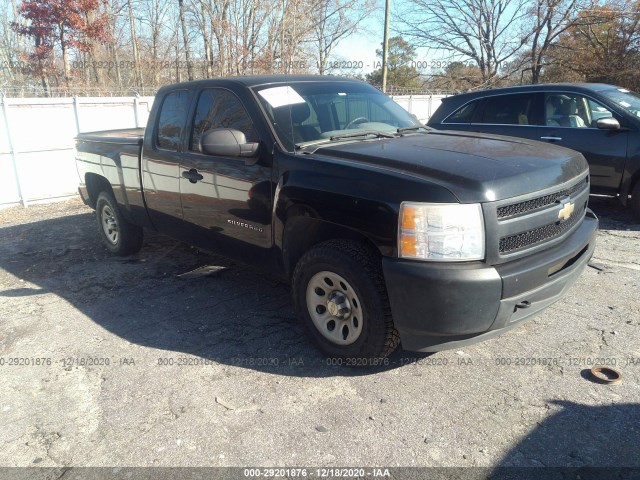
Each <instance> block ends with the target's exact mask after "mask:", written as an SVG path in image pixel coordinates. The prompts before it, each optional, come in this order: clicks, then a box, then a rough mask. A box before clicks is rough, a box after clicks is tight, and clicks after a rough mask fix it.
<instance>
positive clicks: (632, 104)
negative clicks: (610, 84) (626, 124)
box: [602, 88, 640, 117]
mask: <svg viewBox="0 0 640 480" xmlns="http://www.w3.org/2000/svg"><path fill="white" fill-rule="evenodd" d="M602 94H603V95H604V96H605V97H607V98H609V99H610V100H611V101H613V102H614V103H615V104H616V105H619V106H621V107H622V108H624V109H625V110H626V111H627V112H630V113H632V114H633V115H636V116H637V117H640V95H639V94H637V93H635V92H631V91H629V90H626V89H624V88H616V89H614V90H605V91H603V92H602Z"/></svg>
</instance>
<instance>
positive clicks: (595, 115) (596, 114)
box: [587, 98, 613, 128]
mask: <svg viewBox="0 0 640 480" xmlns="http://www.w3.org/2000/svg"><path fill="white" fill-rule="evenodd" d="M587 105H589V114H590V115H591V127H595V128H597V126H596V122H597V121H598V120H600V119H601V118H611V117H613V113H611V110H609V109H608V108H607V107H603V106H602V105H600V104H599V103H598V102H596V101H594V100H591V99H590V98H587Z"/></svg>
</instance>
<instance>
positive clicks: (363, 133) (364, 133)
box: [329, 130, 395, 141]
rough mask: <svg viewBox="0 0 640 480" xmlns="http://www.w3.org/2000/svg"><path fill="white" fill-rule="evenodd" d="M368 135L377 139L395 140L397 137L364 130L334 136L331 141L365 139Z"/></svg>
mask: <svg viewBox="0 0 640 480" xmlns="http://www.w3.org/2000/svg"><path fill="white" fill-rule="evenodd" d="M367 135H374V136H376V137H377V138H395V135H394V134H393V133H388V132H381V131H379V130H362V131H361V132H353V133H343V134H340V135H333V136H331V137H329V140H331V141H333V140H340V139H342V138H357V137H364V136H367Z"/></svg>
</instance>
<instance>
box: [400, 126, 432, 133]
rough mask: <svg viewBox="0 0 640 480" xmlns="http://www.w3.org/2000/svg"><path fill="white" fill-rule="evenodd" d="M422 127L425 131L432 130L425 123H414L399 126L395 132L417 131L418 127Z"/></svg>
mask: <svg viewBox="0 0 640 480" xmlns="http://www.w3.org/2000/svg"><path fill="white" fill-rule="evenodd" d="M421 128H422V129H424V130H426V131H427V132H430V131H431V130H433V128H431V127H427V126H426V125H414V126H413V127H400V128H399V129H398V130H396V132H398V133H407V132H417V131H418V130H420V129H421Z"/></svg>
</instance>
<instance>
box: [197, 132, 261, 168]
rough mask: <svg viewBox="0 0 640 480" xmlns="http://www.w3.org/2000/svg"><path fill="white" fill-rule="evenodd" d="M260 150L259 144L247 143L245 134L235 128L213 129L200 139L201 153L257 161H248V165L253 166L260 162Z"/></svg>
mask: <svg viewBox="0 0 640 480" xmlns="http://www.w3.org/2000/svg"><path fill="white" fill-rule="evenodd" d="M259 148H260V144H259V143H257V142H252V143H247V139H246V137H245V135H244V133H242V132H241V131H240V130H234V129H233V128H212V129H211V130H207V131H206V132H204V133H203V134H202V136H201V137H200V151H201V152H203V153H206V154H207V155H218V156H221V157H243V158H247V159H255V161H254V162H251V161H249V160H247V162H245V163H246V164H247V165H253V164H255V163H256V162H257V161H258V149H259Z"/></svg>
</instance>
